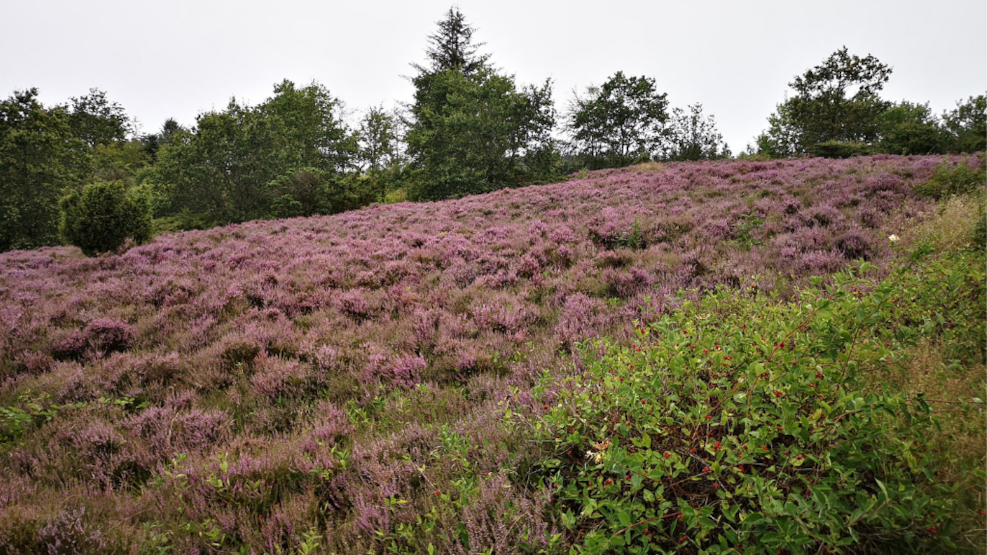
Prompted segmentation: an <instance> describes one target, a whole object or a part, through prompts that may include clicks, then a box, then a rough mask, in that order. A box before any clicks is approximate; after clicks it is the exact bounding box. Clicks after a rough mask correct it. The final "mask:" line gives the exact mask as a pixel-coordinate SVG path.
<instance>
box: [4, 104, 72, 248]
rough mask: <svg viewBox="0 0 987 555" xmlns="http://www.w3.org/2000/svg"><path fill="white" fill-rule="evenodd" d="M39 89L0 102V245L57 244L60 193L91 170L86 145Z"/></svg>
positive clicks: (34, 245) (17, 246) (13, 246)
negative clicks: (46, 103) (42, 98)
mask: <svg viewBox="0 0 987 555" xmlns="http://www.w3.org/2000/svg"><path fill="white" fill-rule="evenodd" d="M37 96H38V91H37V89H30V90H27V91H19V92H15V93H14V95H13V96H11V97H10V98H8V99H7V100H5V101H3V102H0V251H7V250H10V249H32V248H37V247H41V246H48V245H57V244H58V243H59V236H58V218H59V214H58V199H59V198H60V197H61V196H62V195H63V194H64V191H65V190H67V189H73V188H75V187H78V186H79V185H80V184H81V182H82V181H83V179H85V177H86V176H87V175H88V173H89V171H90V170H89V163H90V157H89V155H88V153H87V152H86V145H85V143H83V142H82V141H80V140H78V139H76V138H74V134H73V132H72V128H71V127H70V125H69V116H68V114H67V113H66V112H65V110H64V109H63V108H52V109H46V108H45V107H44V106H42V104H41V103H40V102H39V101H38V99H37Z"/></svg>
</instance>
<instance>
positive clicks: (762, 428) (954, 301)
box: [541, 253, 984, 554]
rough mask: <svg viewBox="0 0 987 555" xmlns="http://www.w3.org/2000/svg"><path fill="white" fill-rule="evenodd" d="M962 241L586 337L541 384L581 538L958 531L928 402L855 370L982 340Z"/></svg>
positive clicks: (664, 548) (587, 549)
mask: <svg viewBox="0 0 987 555" xmlns="http://www.w3.org/2000/svg"><path fill="white" fill-rule="evenodd" d="M972 256H973V255H971V254H970V253H962V254H961V255H959V256H955V257H954V256H953V255H949V256H948V257H946V260H945V261H944V262H939V261H933V262H931V263H927V264H926V265H925V266H924V267H922V268H919V269H917V270H916V271H911V270H910V271H909V272H908V273H906V272H899V273H896V274H895V275H894V276H892V277H891V278H889V279H888V280H886V281H885V282H883V283H879V284H874V283H872V282H865V281H863V280H857V279H855V278H853V277H852V276H851V275H842V276H839V277H837V278H836V279H835V285H834V286H833V287H832V288H830V289H828V290H827V291H825V292H824V291H815V290H808V291H804V292H803V294H802V297H801V300H800V301H799V302H796V303H791V304H783V303H779V302H777V301H776V300H774V299H769V298H765V296H763V295H761V296H759V297H755V298H743V297H741V296H738V295H736V293H735V292H728V291H721V292H718V293H716V294H713V295H710V296H708V297H706V298H705V299H704V300H702V301H701V302H699V303H695V304H691V303H686V304H685V305H684V308H683V309H682V310H681V311H678V312H676V313H674V314H672V315H670V316H667V317H664V318H663V319H661V320H660V321H659V322H656V323H654V324H652V325H650V326H646V327H639V326H636V329H637V331H638V339H639V342H638V343H637V344H634V345H631V346H629V347H628V346H615V345H610V344H606V343H597V344H594V345H587V346H585V347H586V348H585V349H584V354H585V356H586V357H587V358H586V360H587V364H588V370H587V371H586V372H585V373H584V374H583V375H582V376H580V377H578V378H574V379H573V381H572V383H571V384H569V385H568V386H567V387H561V388H559V387H558V386H557V384H554V383H552V382H551V381H550V380H546V382H545V383H544V384H543V385H542V389H541V391H542V395H544V397H543V399H544V400H543V402H545V403H546V404H549V403H551V404H554V405H555V408H553V409H550V410H549V413H548V415H547V416H546V418H545V423H546V425H547V437H546V440H547V441H549V442H554V445H555V456H554V457H553V458H551V459H549V460H547V461H544V462H543V463H542V465H541V473H542V474H541V475H542V477H543V479H544V481H545V483H546V485H548V486H549V487H550V488H552V490H553V491H554V492H557V493H556V496H557V505H556V507H557V511H558V514H559V517H560V519H561V520H562V522H563V523H564V524H565V526H566V527H567V528H568V529H569V530H570V538H569V539H570V540H572V541H573V542H577V543H581V546H580V547H579V551H578V552H582V553H670V552H679V551H680V550H681V551H682V552H687V553H694V552H695V551H696V550H697V549H698V550H699V551H700V552H702V553H711V554H712V553H744V554H755V553H757V554H762V553H763V554H768V553H770V554H774V553H779V552H780V553H816V552H825V553H840V552H845V550H846V549H848V548H850V549H853V550H854V552H859V551H875V550H878V549H879V550H884V551H888V552H897V551H896V549H899V548H900V549H902V550H908V551H919V550H922V549H925V548H929V549H931V550H933V551H937V552H945V551H951V550H954V549H956V545H955V542H954V539H957V538H958V537H959V534H958V533H957V532H958V531H957V530H956V526H955V525H954V524H955V519H954V517H955V515H956V514H957V502H956V501H955V497H954V496H953V495H952V493H953V491H954V490H953V486H952V485H951V484H950V483H948V482H947V481H946V479H944V478H942V477H941V475H940V471H941V470H942V469H943V468H944V467H945V466H946V465H947V464H949V463H950V462H951V459H950V455H948V454H947V453H946V451H947V450H946V449H943V450H942V452H940V449H939V447H940V445H941V436H940V435H938V434H937V433H936V431H937V429H938V428H937V427H938V422H937V420H936V418H935V417H934V415H933V412H932V410H931V408H930V406H929V404H928V403H927V402H926V401H925V400H924V399H923V398H922V397H921V396H917V397H916V398H907V397H906V396H905V395H904V394H903V393H901V392H893V391H888V390H880V389H878V390H874V388H873V387H871V386H870V385H869V384H870V383H873V381H874V380H873V378H868V376H867V375H866V374H865V372H864V370H873V368H874V367H881V366H882V365H884V364H886V361H888V360H894V359H896V358H898V357H900V356H901V354H902V352H903V349H904V348H905V347H906V346H908V345H913V344H915V343H916V342H917V341H918V340H919V339H920V338H922V337H926V338H946V340H948V341H950V342H953V343H956V344H958V345H961V344H967V343H969V342H970V341H969V340H971V338H972V340H975V342H978V343H979V342H980V341H981V340H982V334H983V333H984V325H983V322H982V320H983V318H982V306H983V303H984V286H983V268H982V264H976V263H975V260H974V258H973V257H972ZM863 289H870V290H871V292H870V293H867V294H865V293H863V292H862V290H863ZM944 289H947V290H948V291H947V293H946V294H947V295H948V296H949V297H950V299H949V301H950V302H949V303H948V304H943V300H944V298H945V297H944V296H943V295H944V292H943V291H944ZM950 334H952V336H951V335H950ZM954 336H962V337H954ZM974 350H976V349H974ZM957 355H958V356H960V357H963V356H964V353H957ZM965 355H966V356H970V357H972V358H971V360H973V359H976V360H979V359H978V358H977V357H979V356H982V349H981V350H980V352H979V353H972V352H967V353H965ZM553 392H558V393H553ZM554 395H558V398H557V399H556V398H555V397H554ZM955 401H960V400H958V399H957V400H955ZM957 406H958V405H957ZM545 408H549V407H548V406H546V407H545ZM967 409H969V407H967ZM851 546H852V547H851ZM895 546H897V547H895Z"/></svg>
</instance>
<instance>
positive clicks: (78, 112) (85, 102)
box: [68, 89, 133, 148]
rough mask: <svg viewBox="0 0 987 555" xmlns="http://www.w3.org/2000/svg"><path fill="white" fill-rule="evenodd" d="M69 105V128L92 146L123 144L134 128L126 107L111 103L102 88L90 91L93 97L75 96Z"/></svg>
mask: <svg viewBox="0 0 987 555" xmlns="http://www.w3.org/2000/svg"><path fill="white" fill-rule="evenodd" d="M69 104H70V107H69V111H68V113H69V126H70V127H71V128H72V132H73V133H74V134H75V136H76V137H78V138H79V139H81V140H82V141H84V142H85V143H86V144H87V145H89V146H90V147H94V148H95V147H96V146H99V145H102V146H106V145H110V144H113V143H116V142H123V141H124V140H125V139H126V137H127V135H128V134H129V133H130V132H131V131H132V129H133V125H132V123H131V121H130V118H129V117H128V116H127V114H126V112H124V110H123V106H120V104H118V103H116V102H110V101H109V100H108V99H107V98H106V93H105V92H103V91H101V90H99V89H89V94H87V95H85V96H81V97H78V98H75V97H73V98H71V99H70V100H69Z"/></svg>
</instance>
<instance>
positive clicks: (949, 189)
mask: <svg viewBox="0 0 987 555" xmlns="http://www.w3.org/2000/svg"><path fill="white" fill-rule="evenodd" d="M975 162H976V167H974V166H971V165H970V164H969V163H968V160H963V161H962V162H960V163H958V164H951V163H949V161H948V160H943V162H942V163H940V164H939V165H938V166H936V169H935V172H934V173H933V174H932V177H931V178H930V179H929V181H927V182H925V183H923V184H921V185H919V186H917V187H916V188H915V191H916V192H917V193H918V194H919V195H921V196H924V197H931V198H934V199H941V198H945V197H948V196H950V195H959V194H965V193H976V192H982V191H983V190H984V187H985V185H987V171H985V168H984V162H985V158H984V154H983V153H980V154H978V155H977V157H976V159H975Z"/></svg>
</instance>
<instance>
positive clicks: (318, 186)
mask: <svg viewBox="0 0 987 555" xmlns="http://www.w3.org/2000/svg"><path fill="white" fill-rule="evenodd" d="M268 187H270V189H271V193H272V195H273V197H274V202H273V204H272V213H273V215H274V216H275V217H277V218H292V217H296V216H313V215H316V214H338V213H339V212H344V211H346V210H355V209H357V208H360V207H362V206H366V205H368V204H370V203H371V202H373V201H374V200H375V199H376V198H377V188H376V182H375V181H374V180H373V179H372V178H370V177H364V176H357V175H347V176H340V175H337V174H334V173H330V172H324V171H321V170H319V169H317V168H301V169H299V170H296V171H294V172H292V173H291V174H289V175H282V176H280V177H278V178H277V179H275V180H273V181H271V182H270V183H269V184H268Z"/></svg>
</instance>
